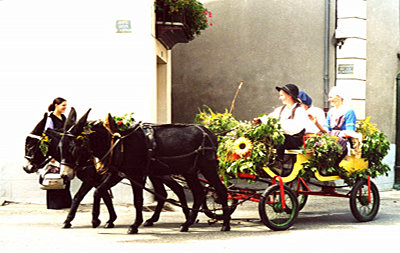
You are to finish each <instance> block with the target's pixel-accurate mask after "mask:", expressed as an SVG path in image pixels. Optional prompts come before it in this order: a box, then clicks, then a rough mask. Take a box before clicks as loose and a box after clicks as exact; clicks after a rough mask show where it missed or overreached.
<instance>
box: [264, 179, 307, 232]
mask: <svg viewBox="0 0 400 253" xmlns="http://www.w3.org/2000/svg"><path fill="white" fill-rule="evenodd" d="M283 189H284V195H283V196H284V200H285V202H284V203H285V206H284V207H283V201H282V198H281V187H280V185H271V186H270V187H268V188H267V189H266V190H265V192H264V193H263V194H262V195H261V198H260V202H259V205H258V211H259V213H260V217H261V221H262V222H263V223H264V224H265V225H266V226H267V227H269V228H270V229H272V230H275V231H280V230H286V229H288V228H290V227H291V226H292V225H293V224H294V222H295V220H296V218H297V215H298V213H299V211H298V202H297V196H296V194H294V192H293V191H292V190H291V189H290V188H289V187H287V186H286V185H284V188H283Z"/></svg>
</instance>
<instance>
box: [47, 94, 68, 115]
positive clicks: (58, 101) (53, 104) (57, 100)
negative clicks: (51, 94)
mask: <svg viewBox="0 0 400 253" xmlns="http://www.w3.org/2000/svg"><path fill="white" fill-rule="evenodd" d="M64 101H67V100H65V99H64V98H61V97H58V98H55V99H54V100H53V103H52V104H50V105H49V109H48V110H49V112H52V111H54V110H55V109H56V105H59V104H61V103H62V102H64Z"/></svg>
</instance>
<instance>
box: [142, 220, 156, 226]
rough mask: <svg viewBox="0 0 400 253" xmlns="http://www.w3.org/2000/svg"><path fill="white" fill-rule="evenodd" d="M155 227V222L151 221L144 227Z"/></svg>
mask: <svg viewBox="0 0 400 253" xmlns="http://www.w3.org/2000/svg"><path fill="white" fill-rule="evenodd" d="M153 225H154V222H153V221H151V220H147V221H146V222H145V223H144V224H143V226H144V227H152V226H153Z"/></svg>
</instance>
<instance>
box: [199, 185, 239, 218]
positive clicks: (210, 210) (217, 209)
mask: <svg viewBox="0 0 400 253" xmlns="http://www.w3.org/2000/svg"><path fill="white" fill-rule="evenodd" d="M237 203H238V200H237V199H231V198H228V207H229V214H230V215H231V214H232V213H233V212H234V211H235V209H236V206H237V205H236V204H237ZM203 208H204V213H205V214H206V215H207V217H209V218H211V219H216V220H222V219H223V218H224V215H223V211H222V205H221V204H220V203H219V201H218V195H217V193H216V192H214V191H212V190H211V189H208V191H207V194H206V199H205V200H204V203H203Z"/></svg>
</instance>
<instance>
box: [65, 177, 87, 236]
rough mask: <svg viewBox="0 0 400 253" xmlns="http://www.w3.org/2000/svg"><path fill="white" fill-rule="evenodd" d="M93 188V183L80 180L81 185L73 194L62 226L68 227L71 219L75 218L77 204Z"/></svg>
mask: <svg viewBox="0 0 400 253" xmlns="http://www.w3.org/2000/svg"><path fill="white" fill-rule="evenodd" d="M92 188H93V185H91V184H89V183H86V182H82V184H81V187H79V190H78V192H77V193H76V194H75V196H74V199H73V200H72V204H71V207H70V209H69V212H68V215H67V218H66V219H65V221H64V227H63V228H70V227H71V226H72V225H71V221H72V220H73V219H74V218H75V215H76V211H77V210H78V207H79V204H80V203H81V201H82V199H83V198H84V197H85V196H86V194H87V193H88V192H89V191H90V189H92Z"/></svg>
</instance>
